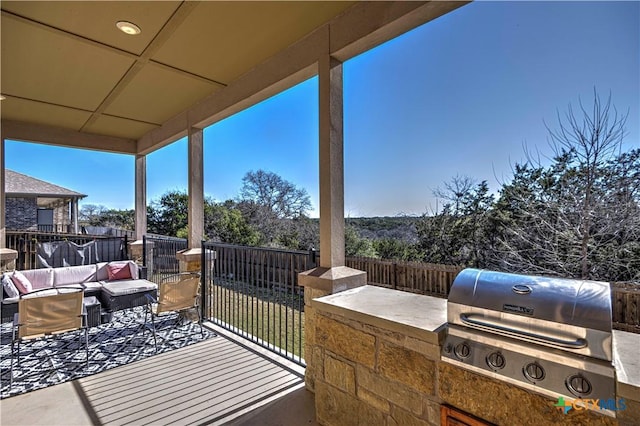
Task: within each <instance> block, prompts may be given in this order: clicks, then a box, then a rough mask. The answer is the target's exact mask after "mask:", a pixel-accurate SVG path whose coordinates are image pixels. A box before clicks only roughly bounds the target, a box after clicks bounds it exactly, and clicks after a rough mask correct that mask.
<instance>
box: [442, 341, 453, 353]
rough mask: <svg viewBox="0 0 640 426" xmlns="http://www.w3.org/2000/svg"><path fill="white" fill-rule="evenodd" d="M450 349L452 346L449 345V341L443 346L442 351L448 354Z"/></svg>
mask: <svg viewBox="0 0 640 426" xmlns="http://www.w3.org/2000/svg"><path fill="white" fill-rule="evenodd" d="M452 349H453V346H452V345H451V343H447V345H446V346H445V347H444V352H445V353H447V354H450V353H451V350H452Z"/></svg>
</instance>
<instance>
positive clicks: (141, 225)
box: [135, 155, 147, 241]
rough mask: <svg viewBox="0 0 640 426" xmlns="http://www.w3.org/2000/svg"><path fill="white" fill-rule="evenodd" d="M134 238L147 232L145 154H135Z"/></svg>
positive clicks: (140, 239)
mask: <svg viewBox="0 0 640 426" xmlns="http://www.w3.org/2000/svg"><path fill="white" fill-rule="evenodd" d="M135 191H136V194H135V197H136V202H135V203H136V204H135V209H136V212H135V214H136V225H135V226H136V240H138V241H142V237H143V236H144V234H146V233H147V156H146V155H136V189H135Z"/></svg>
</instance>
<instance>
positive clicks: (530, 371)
mask: <svg viewBox="0 0 640 426" xmlns="http://www.w3.org/2000/svg"><path fill="white" fill-rule="evenodd" d="M522 373H523V374H524V377H525V378H526V379H527V380H529V381H530V382H531V383H534V384H535V383H536V382H539V381H541V380H544V375H545V372H544V368H542V366H541V365H540V364H538V363H537V362H531V363H529V364H527V365H525V366H524V368H523V369H522Z"/></svg>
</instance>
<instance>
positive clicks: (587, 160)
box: [547, 89, 628, 278]
mask: <svg viewBox="0 0 640 426" xmlns="http://www.w3.org/2000/svg"><path fill="white" fill-rule="evenodd" d="M593 98H594V99H593V106H592V109H591V111H590V112H589V111H587V110H586V109H585V107H584V105H583V104H582V100H579V102H578V103H579V106H580V111H579V112H578V116H576V114H575V113H574V111H573V108H572V106H571V104H569V107H568V109H567V112H566V113H565V115H564V118H563V117H561V115H560V113H559V112H558V114H557V117H558V127H557V129H555V130H554V129H550V128H549V126H547V130H548V131H549V135H550V137H551V141H552V147H553V148H554V152H555V154H556V156H558V155H562V154H564V153H565V152H566V153H571V154H573V157H574V160H575V162H576V168H577V170H578V171H579V172H580V174H581V175H582V176H581V179H580V180H581V183H582V188H583V189H582V191H581V194H580V198H581V204H582V205H581V212H580V213H581V224H580V234H581V235H580V265H581V275H582V278H586V277H587V276H588V275H589V259H588V255H589V242H590V240H591V238H592V232H591V221H592V217H593V213H594V211H595V209H596V205H597V204H598V202H599V201H600V200H598V199H597V197H598V194H597V188H596V184H597V181H598V179H600V177H601V176H600V173H601V168H602V165H603V164H604V163H605V162H607V161H608V160H611V159H612V158H613V157H614V156H615V155H616V154H618V153H619V152H620V148H621V145H622V140H623V138H624V134H625V124H626V121H627V117H628V112H627V114H626V115H618V111H617V110H616V108H615V106H613V107H612V105H611V94H609V97H608V98H607V101H606V103H604V104H603V103H602V101H601V100H600V96H599V95H598V94H597V92H596V91H595V89H594V94H593Z"/></svg>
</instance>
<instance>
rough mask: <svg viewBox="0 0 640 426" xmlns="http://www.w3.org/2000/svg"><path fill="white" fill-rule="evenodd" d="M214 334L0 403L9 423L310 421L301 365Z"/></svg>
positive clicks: (1, 416) (282, 425)
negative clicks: (203, 339)
mask: <svg viewBox="0 0 640 426" xmlns="http://www.w3.org/2000/svg"><path fill="white" fill-rule="evenodd" d="M209 327H210V328H212V329H213V330H214V331H216V332H217V333H218V337H215V338H212V339H209V340H207V341H205V342H201V343H197V344H194V345H191V346H188V347H185V348H182V349H176V350H174V351H171V352H167V353H163V354H159V355H156V356H153V357H150V358H147V359H144V360H141V361H138V362H134V363H131V364H128V365H125V366H122V367H117V368H114V369H111V370H108V371H105V372H102V373H99V374H95V375H93V376H89V377H85V378H83V379H79V380H75V381H73V382H68V383H63V384H61V385H56V386H51V387H49V388H46V389H42V390H37V391H33V392H29V393H26V394H23V395H18V396H14V397H11V398H6V399H3V400H1V401H0V424H2V425H3V426H10V425H34V426H35V425H151V424H152V425H163V424H167V425H168V424H171V425H195V424H198V425H201V424H212V425H223V424H232V425H269V426H276V425H279V426H287V425H292V426H293V425H317V423H316V421H315V407H314V400H313V394H311V393H310V392H308V391H307V390H305V388H304V369H303V368H302V367H300V366H298V365H296V364H293V363H290V362H288V361H286V360H284V359H282V358H280V357H278V356H276V355H274V354H271V353H270V352H269V351H267V350H265V349H262V348H259V347H257V346H255V345H253V344H250V343H247V341H245V340H243V339H241V338H239V337H236V336H233V335H231V334H230V333H228V332H226V331H224V330H222V329H220V328H218V327H215V326H213V325H211V324H209Z"/></svg>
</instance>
